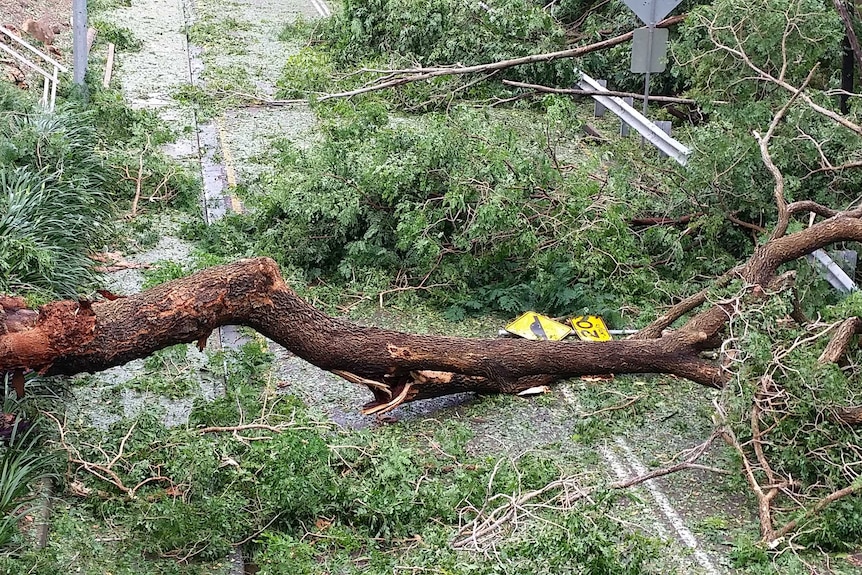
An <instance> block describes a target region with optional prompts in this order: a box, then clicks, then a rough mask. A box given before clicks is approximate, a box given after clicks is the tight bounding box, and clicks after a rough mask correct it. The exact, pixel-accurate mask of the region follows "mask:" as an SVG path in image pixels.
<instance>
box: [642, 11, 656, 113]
mask: <svg viewBox="0 0 862 575" xmlns="http://www.w3.org/2000/svg"><path fill="white" fill-rule="evenodd" d="M655 4H656V3H655V2H652V3H651V4H650V18H649V22H647V30H648V32H647V62H652V48H653V36H654V35H655V21H656V17H655ZM649 76H650V67H649V66H647V71H646V76H645V77H644V106H643V115H644V116H646V115H647V110H649Z"/></svg>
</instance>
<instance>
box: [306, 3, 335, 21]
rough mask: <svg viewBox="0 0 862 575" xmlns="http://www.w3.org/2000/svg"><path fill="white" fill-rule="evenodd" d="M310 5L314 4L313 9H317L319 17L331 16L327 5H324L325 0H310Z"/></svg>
mask: <svg viewBox="0 0 862 575" xmlns="http://www.w3.org/2000/svg"><path fill="white" fill-rule="evenodd" d="M311 5H312V6H314V9H315V10H317V13H318V14H320V16H321V17H323V18H326V17H328V16H332V11H331V10H330V9H329V6H327V5H326V0H311Z"/></svg>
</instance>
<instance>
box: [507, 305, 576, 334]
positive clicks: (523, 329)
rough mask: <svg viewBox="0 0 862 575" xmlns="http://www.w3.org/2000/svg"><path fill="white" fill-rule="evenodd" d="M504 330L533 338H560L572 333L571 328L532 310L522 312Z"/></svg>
mask: <svg viewBox="0 0 862 575" xmlns="http://www.w3.org/2000/svg"><path fill="white" fill-rule="evenodd" d="M506 331H508V332H509V333H513V334H515V335H519V336H521V337H524V338H527V339H533V340H547V339H550V340H560V339H563V338H564V337H566V336H567V335H569V334H570V333H572V328H570V327H569V326H567V325H566V324H564V323H560V322H558V321H554V320H552V319H551V318H549V317H547V316H544V315H542V314H540V313H536V312H534V311H528V312H526V313H525V314H522V315H521V316H520V317H518V319H516V320H515V321H513V322H512V323H510V324H509V325H507V326H506Z"/></svg>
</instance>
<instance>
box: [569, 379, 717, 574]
mask: <svg viewBox="0 0 862 575" xmlns="http://www.w3.org/2000/svg"><path fill="white" fill-rule="evenodd" d="M560 389H561V391H562V393H563V399H565V400H566V403H568V404H569V405H571V406H572V407H573V408H575V410H577V411H581V406H580V402H578V398H577V396H576V395H575V394H574V393H573V392H572V390H571V389H569V386H568V385H566V384H565V383H564V384H562V385H561V386H560ZM614 443H616V444H617V447H619V448H620V450H621V451H622V452H623V454H624V455H625V458H626V464H627V465H628V467H629V468H630V469H631V470H632V471H634V473H635V474H636V475H643V474H644V473H647V472H648V471H649V470H648V469H647V468H646V466H645V465H644V464H643V463H641V462H640V460H639V459H638V458H637V456H636V455H635V453H634V451H632V449H631V447H630V446H629V444H628V443H627V442H626V440H625V439H623V438H622V437H617V438H615V439H614ZM598 451H599V453H600V454H601V456H602V457H603V458H604V460H605V461H606V462H607V463H608V465H609V466H610V468H611V470H612V471H613V472H614V475H616V476H617V478H619V479H620V480H624V479H628V478H629V471H628V470H627V469H625V466H624V465H623V463H622V462H621V461H620V460H619V458H618V457H617V455H616V454H615V453H614V452H613V451H612V450H611V449H608V448H607V447H604V446H602V447H600V448H599V450H598ZM644 485H645V486H646V488H647V490H648V491H649V492H650V495H652V497H653V499H654V500H655V502H656V505H658V507H659V509H660V510H661V512H662V514H664V516H665V518H666V519H667V521H668V523H669V524H670V525H671V526H672V527H673V528H674V530H675V531H676V533H677V535H679V538H680V540H681V541H682V542H683V543H684V544H685V545H686V546H687V547H688V548H689V549H691V550H692V551H693V555H694V557H695V559H696V560H697V562H698V563H699V564H700V566H701V567H703V569H704V571H706V572H707V573H709V575H721V571H719V570H718V569H716V567H715V565H713V563H712V559H710V557H709V555H707V554H706V552H704V551H703V549H701V548H700V546H699V545H698V542H697V538H696V537H695V536H694V534H693V533H692V532H691V531H690V530H689V528H688V527H686V525H685V521H684V520H683V518H682V517H680V515H679V513H677V512H676V509H674V507H673V505H672V504H671V502H670V500H669V499H668V498H667V496H666V495H665V494H664V493H663V492H662V491H661V489H659V488H658V486H657V485H656V484H655V482H654V481H652V480H649V481H645V482H644ZM656 527H657V528H658V531H659V536H661V537H664V536H665V530H664V528H663V527H661V526H660V525H659V524H658V523H657V524H656Z"/></svg>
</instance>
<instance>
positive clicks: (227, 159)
mask: <svg viewBox="0 0 862 575" xmlns="http://www.w3.org/2000/svg"><path fill="white" fill-rule="evenodd" d="M216 126H217V127H218V139H219V148H220V149H221V155H222V163H223V164H224V174H225V180H227V190H225V195H226V196H227V200H228V207H229V208H230V211H232V212H233V213H235V214H241V213H243V211H244V210H243V207H242V202H241V201H239V198H238V197H236V195H235V194H232V193H231V192H230V190H231V189H232V188H236V184H237V178H236V169H235V168H234V164H235V163H236V162H235V161H234V157H233V153H232V152H231V151H230V145H229V144H228V141H227V132H226V131H225V129H224V122H223V121H222V118H221V117H219V118H217V119H216Z"/></svg>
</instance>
